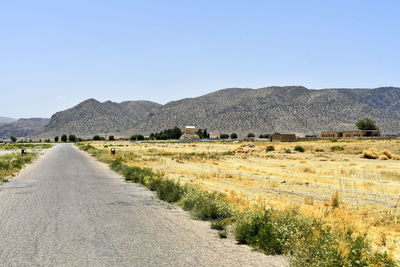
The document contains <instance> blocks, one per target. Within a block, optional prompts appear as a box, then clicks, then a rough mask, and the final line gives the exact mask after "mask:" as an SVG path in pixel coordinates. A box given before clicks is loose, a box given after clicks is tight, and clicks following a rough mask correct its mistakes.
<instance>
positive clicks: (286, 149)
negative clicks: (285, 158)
mask: <svg viewBox="0 0 400 267" xmlns="http://www.w3.org/2000/svg"><path fill="white" fill-rule="evenodd" d="M284 152H285V153H286V154H291V153H292V151H291V150H290V149H289V148H285V150H284Z"/></svg>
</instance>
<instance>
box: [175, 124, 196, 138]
mask: <svg viewBox="0 0 400 267" xmlns="http://www.w3.org/2000/svg"><path fill="white" fill-rule="evenodd" d="M179 140H200V137H199V136H198V135H197V134H196V127H194V126H186V127H185V131H184V133H183V134H182V136H181V137H180V138H179Z"/></svg>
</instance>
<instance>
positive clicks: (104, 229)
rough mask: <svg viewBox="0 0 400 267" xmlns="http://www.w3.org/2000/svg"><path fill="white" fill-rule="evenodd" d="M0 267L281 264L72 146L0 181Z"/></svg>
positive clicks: (47, 154)
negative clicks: (221, 234) (223, 236)
mask: <svg viewBox="0 0 400 267" xmlns="http://www.w3.org/2000/svg"><path fill="white" fill-rule="evenodd" d="M0 219H1V223H0V262H1V266H284V265H286V263H285V260H284V259H283V257H279V256H275V257H274V256H266V255H263V254H261V253H258V252H254V251H252V250H251V249H250V248H249V247H247V246H240V245H236V244H235V242H234V241H233V240H230V239H219V238H218V237H216V235H217V232H216V231H214V230H211V229H210V227H209V223H207V222H201V221H196V220H192V219H190V218H189V216H188V214H187V213H185V212H184V211H182V210H181V209H179V208H177V207H174V206H171V205H168V204H165V203H163V202H161V201H159V200H157V198H156V197H155V196H154V194H153V193H152V192H150V191H148V190H147V189H145V188H144V187H142V186H140V185H137V184H127V183H124V182H123V180H122V178H121V176H120V175H118V174H116V173H115V172H112V171H111V170H109V169H108V167H107V166H106V165H105V164H102V163H99V162H97V161H95V160H94V159H93V158H91V157H90V156H89V155H88V154H86V153H84V152H82V151H79V150H78V149H77V148H76V147H74V146H73V145H70V144H60V145H56V146H55V147H53V148H51V149H49V150H48V151H46V152H45V154H44V155H43V156H41V157H40V158H39V159H38V160H37V161H36V162H35V163H34V164H32V165H31V166H28V167H27V168H26V169H25V170H23V171H22V172H21V173H20V174H19V175H18V176H17V177H16V178H14V179H11V180H10V182H9V183H7V184H4V185H2V186H0Z"/></svg>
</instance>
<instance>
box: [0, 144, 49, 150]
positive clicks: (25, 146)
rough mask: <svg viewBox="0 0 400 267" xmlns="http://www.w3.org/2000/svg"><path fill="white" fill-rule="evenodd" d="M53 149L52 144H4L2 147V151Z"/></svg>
mask: <svg viewBox="0 0 400 267" xmlns="http://www.w3.org/2000/svg"><path fill="white" fill-rule="evenodd" d="M50 147H52V145H51V144H18V143H16V144H4V145H0V151H1V150H15V149H47V148H50Z"/></svg>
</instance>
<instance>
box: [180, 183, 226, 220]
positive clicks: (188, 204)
mask: <svg viewBox="0 0 400 267" xmlns="http://www.w3.org/2000/svg"><path fill="white" fill-rule="evenodd" d="M180 204H181V205H182V208H183V209H184V210H187V211H190V212H191V213H192V215H193V216H194V217H195V218H197V219H200V220H218V219H225V218H229V217H231V216H232V215H233V212H232V209H231V207H230V205H229V204H228V202H227V201H226V200H225V198H224V196H223V195H222V194H218V193H209V192H205V191H201V190H199V189H197V188H189V189H188V191H187V192H186V194H185V196H184V197H183V199H182V200H181V203H180Z"/></svg>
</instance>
